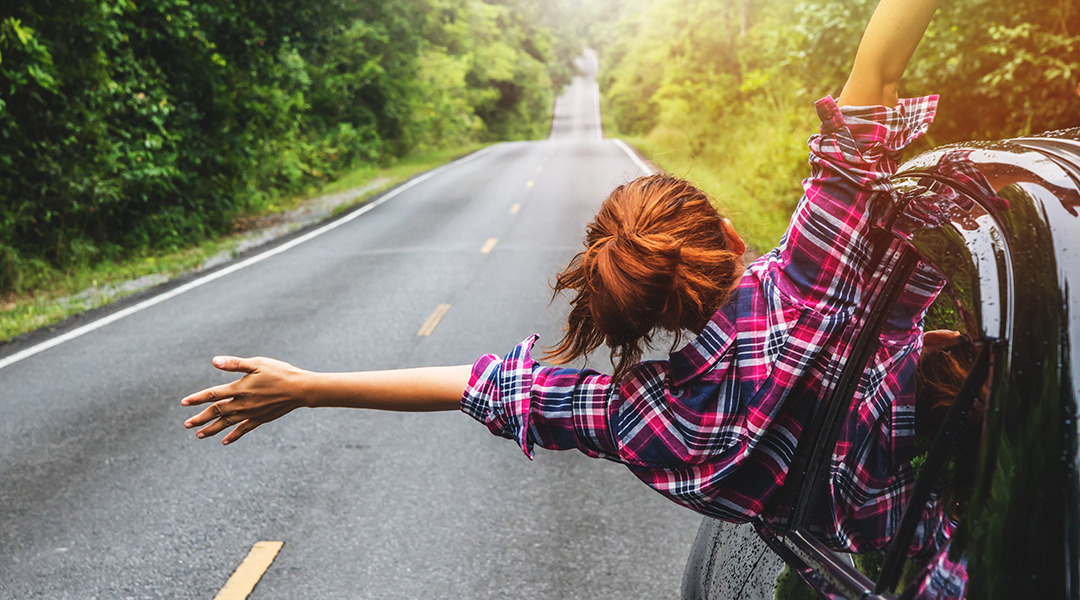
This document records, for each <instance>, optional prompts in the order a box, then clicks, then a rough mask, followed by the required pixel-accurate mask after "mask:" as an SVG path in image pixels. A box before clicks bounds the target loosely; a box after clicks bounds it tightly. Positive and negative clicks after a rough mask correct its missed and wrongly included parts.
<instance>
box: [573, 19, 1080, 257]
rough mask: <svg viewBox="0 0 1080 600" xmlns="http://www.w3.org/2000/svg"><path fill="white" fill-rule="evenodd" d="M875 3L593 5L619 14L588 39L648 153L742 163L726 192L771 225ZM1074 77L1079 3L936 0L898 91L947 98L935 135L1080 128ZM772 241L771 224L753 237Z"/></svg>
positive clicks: (625, 129)
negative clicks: (822, 103) (816, 110)
mask: <svg viewBox="0 0 1080 600" xmlns="http://www.w3.org/2000/svg"><path fill="white" fill-rule="evenodd" d="M876 4H877V1H876V0H848V1H845V2H837V1H836V0H758V1H756V2H751V1H750V0H622V1H616V0H595V2H594V8H593V10H601V11H606V12H607V13H608V14H621V15H622V17H621V19H620V20H619V22H618V24H617V26H614V27H611V26H607V27H596V28H595V29H594V30H593V31H592V32H591V35H590V39H591V40H593V41H594V43H595V44H597V46H598V50H599V52H600V55H601V64H603V65H604V66H605V72H604V76H603V81H602V82H601V86H602V88H603V89H604V94H605V101H606V109H607V111H608V112H609V113H611V115H612V116H613V117H614V123H615V125H616V126H617V128H618V130H619V131H620V133H621V134H624V135H631V136H635V140H637V141H639V142H641V143H642V144H643V145H644V146H645V147H646V149H648V150H651V151H653V153H654V155H657V156H667V155H674V154H680V153H681V154H682V155H683V156H684V158H685V163H684V164H689V161H693V162H694V165H695V167H694V168H697V166H698V165H700V164H703V163H709V164H711V165H718V167H717V168H718V169H720V170H723V166H724V165H728V164H734V163H736V162H737V163H738V167H737V168H732V169H729V170H727V171H725V172H724V173H723V174H722V175H720V176H718V179H722V180H723V181H719V182H718V186H717V187H718V191H719V193H720V194H724V193H725V192H728V193H737V194H739V195H745V196H748V197H749V198H750V200H751V202H750V204H751V205H753V206H756V205H761V206H765V207H767V210H765V211H763V212H762V214H761V215H760V218H763V219H766V220H770V219H772V216H773V213H776V212H779V213H785V212H786V210H790V208H793V206H794V202H795V201H796V200H797V199H798V191H799V188H798V181H799V180H800V179H801V177H802V173H803V170H804V165H805V146H804V145H803V142H804V141H805V140H806V137H807V135H808V134H809V133H810V131H811V129H812V128H815V127H816V126H815V122H816V121H815V118H814V114H813V109H812V107H811V103H812V102H813V100H815V99H816V98H819V97H821V96H824V95H826V94H832V95H834V96H835V95H837V94H838V93H839V91H840V89H841V88H842V86H843V83H844V80H845V78H846V76H847V72H848V69H849V68H850V64H851V61H852V59H853V57H854V54H855V50H856V48H857V47H858V43H859V39H860V36H861V34H862V31H863V28H864V27H865V24H866V22H867V21H868V20H869V16H870V14H871V13H872V11H873V9H874V7H875V6H876ZM596 5H601V6H596ZM1078 84H1080V7H1074V6H1073V0H1017V1H1016V2H1001V1H1000V0H942V2H941V7H940V9H939V11H938V14H937V15H936V16H935V18H934V22H933V23H932V24H931V26H930V30H929V31H928V32H927V35H926V37H925V39H924V41H923V43H922V45H921V46H920V48H919V51H918V52H917V53H916V55H915V58H914V60H913V61H912V64H911V66H910V67H909V69H908V71H907V73H906V76H905V80H904V82H903V84H902V87H901V93H902V94H904V95H919V94H924V93H938V94H940V95H941V98H942V100H941V105H940V110H939V113H938V118H937V120H936V121H935V126H934V127H933V128H932V130H931V132H930V135H929V136H928V140H929V142H930V143H934V144H940V143H945V142H949V141H956V140H962V139H994V138H1001V137H1006V136H1012V135H1019V134H1026V133H1031V132H1038V131H1043V130H1049V129H1056V128H1062V127H1067V126H1076V125H1080V95H1078V94H1080V89H1078ZM695 176H696V175H695ZM785 182H786V184H785ZM785 202H787V203H788V204H787V205H786V206H785V205H784V203H785ZM774 208H775V209H776V210H773V209H774ZM748 210H749V211H751V212H752V211H753V210H754V209H753V208H751V209H748ZM750 216H752V217H754V218H755V219H758V217H759V215H757V214H752V215H750ZM778 223H779V226H780V227H781V229H782V226H783V221H782V220H781V221H779V222H778ZM777 238H778V232H777V230H776V227H772V226H770V227H769V228H767V231H765V232H763V233H762V234H761V235H760V236H757V240H755V241H758V244H755V245H757V246H759V247H761V248H768V247H771V244H772V243H775V241H776V239H777ZM766 244H769V245H766Z"/></svg>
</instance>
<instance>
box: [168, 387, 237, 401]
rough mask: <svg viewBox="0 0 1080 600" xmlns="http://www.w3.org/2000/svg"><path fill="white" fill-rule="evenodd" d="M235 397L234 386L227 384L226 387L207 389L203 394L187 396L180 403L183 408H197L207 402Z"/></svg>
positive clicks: (196, 393) (197, 393)
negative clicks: (196, 406) (197, 405)
mask: <svg viewBox="0 0 1080 600" xmlns="http://www.w3.org/2000/svg"><path fill="white" fill-rule="evenodd" d="M232 396H233V392H232V384H231V383H227V384H224V385H216V386H214V387H212V388H206V389H205V390H203V391H201V392H195V393H194V394H192V395H190V396H187V397H186V398H184V399H183V400H181V401H180V404H182V405H183V406H195V405H196V404H206V403H207V402H217V401H218V400H227V399H229V398H231V397H232Z"/></svg>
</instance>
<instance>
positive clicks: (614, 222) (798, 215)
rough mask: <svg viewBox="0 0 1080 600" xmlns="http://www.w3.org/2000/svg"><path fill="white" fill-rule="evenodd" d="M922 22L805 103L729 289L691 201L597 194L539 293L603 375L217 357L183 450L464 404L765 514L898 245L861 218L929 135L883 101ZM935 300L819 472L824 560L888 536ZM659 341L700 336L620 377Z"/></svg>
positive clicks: (190, 401)
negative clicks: (333, 411)
mask: <svg viewBox="0 0 1080 600" xmlns="http://www.w3.org/2000/svg"><path fill="white" fill-rule="evenodd" d="M935 7H936V0H882V2H881V4H880V5H879V6H878V8H877V10H876V11H875V13H874V16H873V17H872V19H871V21H870V24H869V25H868V27H867V31H866V33H865V35H864V38H863V40H862V42H861V44H860V46H859V51H858V54H857V56H856V59H855V64H854V67H853V69H852V72H851V76H850V78H849V80H848V81H847V83H846V84H845V86H844V89H843V92H842V93H841V94H840V96H839V98H838V99H837V100H836V101H834V100H833V99H832V98H825V99H823V100H821V101H819V102H818V103H817V108H818V113H819V115H820V116H821V118H822V131H821V133H820V134H819V135H815V136H813V137H812V138H811V140H810V149H811V155H810V161H811V166H812V175H811V177H810V178H809V179H807V180H806V181H804V184H803V185H804V188H805V191H806V195H805V196H804V197H803V199H802V201H801V202H800V204H799V206H798V208H797V209H796V212H795V215H794V216H793V218H792V221H791V225H790V227H789V229H788V231H787V233H786V234H785V236H784V238H783V239H782V240H781V242H780V245H779V246H778V247H777V248H776V249H774V250H773V251H772V252H770V253H768V254H766V255H765V256H763V257H761V259H759V260H757V261H755V262H754V263H753V264H752V265H751V266H750V267H749V268H748V269H746V271H745V272H742V269H741V263H740V261H739V260H738V259H739V256H740V255H741V254H742V253H743V250H744V245H743V242H742V241H741V239H740V238H739V236H738V234H737V233H736V232H735V230H734V228H733V226H732V225H731V223H730V222H729V221H727V220H726V219H722V218H721V217H720V216H719V215H717V214H716V212H715V210H714V209H713V208H712V207H711V205H710V204H709V202H708V199H707V198H706V196H705V194H704V193H702V192H701V191H700V190H697V189H696V188H694V187H693V186H691V185H689V184H688V183H686V182H684V181H680V180H678V179H675V178H671V177H668V176H663V175H661V176H653V177H645V178H641V179H638V180H635V181H633V182H631V183H629V184H627V185H624V186H620V187H619V188H617V189H616V190H615V191H613V192H612V194H611V196H609V197H608V199H607V200H606V201H605V202H604V204H603V206H602V207H601V209H600V212H599V213H598V215H597V217H596V219H595V220H594V222H593V223H592V224H590V226H589V228H588V230H587V234H586V249H585V250H584V251H583V252H581V253H580V254H578V255H577V256H576V257H575V258H574V260H573V262H572V263H571V264H570V266H569V267H568V268H567V269H566V270H565V271H564V272H563V273H562V274H561V275H560V276H559V278H558V281H557V284H556V289H557V290H566V291H571V292H572V293H573V294H574V297H573V299H572V311H571V314H570V317H569V326H568V328H567V332H566V336H565V337H564V338H563V340H562V341H561V342H560V343H559V345H558V346H557V347H556V348H555V349H554V351H553V353H552V356H553V357H554V358H556V359H557V360H560V361H565V360H570V359H573V358H577V357H580V356H583V355H584V354H586V353H588V352H589V351H591V350H593V349H595V348H597V347H598V346H599V345H600V344H601V343H606V344H607V345H608V346H609V347H610V350H611V353H612V358H613V360H614V362H615V363H616V369H615V373H614V376H613V377H612V376H608V375H603V374H600V373H597V372H595V371H589V370H584V371H582V370H575V369H563V368H545V367H540V366H539V365H538V364H537V363H535V362H534V361H533V360H532V358H531V356H530V350H531V346H532V343H533V342H534V341H535V336H534V337H532V338H529V339H527V340H525V341H524V342H522V343H521V344H520V345H519V346H518V347H516V348H515V349H514V350H513V351H511V352H510V353H509V354H508V355H507V356H506V357H504V358H499V357H497V356H494V355H488V356H484V357H481V358H480V359H479V360H478V361H477V362H476V363H475V364H474V365H462V366H456V367H432V368H421V369H406V370H398V371H381V372H358V373H313V372H308V371H304V370H301V369H297V368H295V367H293V366H291V365H288V364H286V363H282V362H280V361H275V360H271V359H266V358H252V359H240V358H235V357H217V358H215V359H214V365H215V366H216V367H217V368H219V369H222V370H226V371H233V372H242V373H246V375H245V376H244V377H243V378H241V379H240V380H238V381H235V382H233V383H230V384H227V385H220V386H215V387H212V388H209V389H206V390H203V391H201V392H198V393H196V394H192V395H191V396H188V397H187V398H184V399H183V400H182V403H183V404H184V405H199V404H207V403H209V406H208V407H207V408H206V409H205V410H203V411H202V412H201V413H199V414H198V415H196V416H194V417H192V418H190V419H189V420H188V421H187V422H186V423H185V426H186V427H189V428H191V427H200V426H201V429H200V430H199V432H198V437H200V438H203V437H208V436H213V435H216V434H218V433H220V432H222V431H224V430H226V429H228V428H230V427H233V426H235V427H234V428H233V429H232V431H230V432H229V433H228V434H227V435H226V436H225V437H224V439H223V440H222V441H223V443H225V444H229V443H232V442H234V441H236V440H238V439H240V438H241V437H242V436H243V435H245V434H247V433H248V432H250V431H251V430H253V429H255V428H256V427H258V426H259V425H261V424H263V423H266V422H269V421H272V420H274V419H277V418H278V417H281V416H283V415H285V414H286V413H288V412H290V411H292V410H294V409H296V408H299V407H302V406H309V407H317V406H341V407H356V408H377V409H390V410H410V411H425V410H451V409H457V408H461V409H462V410H463V411H465V412H466V413H468V414H470V415H471V416H473V417H474V418H476V419H477V420H479V421H480V422H482V423H484V424H486V425H487V426H488V428H489V429H490V430H491V431H492V432H493V433H495V434H497V435H502V436H505V437H508V438H511V439H514V440H516V441H517V443H518V444H519V445H520V446H521V448H522V449H523V450H524V451H525V453H526V454H527V455H529V456H530V457H531V453H532V446H533V444H535V443H538V444H540V445H541V446H544V447H548V448H556V449H565V448H578V449H579V450H581V451H582V452H584V453H585V454H588V455H590V456H594V457H604V458H609V459H613V460H618V461H620V462H623V463H625V464H626V465H627V466H628V467H629V468H630V469H631V471H633V472H634V473H635V475H637V476H638V477H639V478H641V479H642V480H643V481H645V482H646V483H647V484H648V485H650V486H652V487H653V488H654V489H657V490H658V491H660V492H661V493H663V494H665V495H667V496H669V497H670V498H672V499H673V500H675V501H677V502H680V503H681V504H684V505H686V506H689V507H690V508H693V509H695V510H697V511H699V512H702V513H705V514H708V515H712V516H716V517H719V518H723V519H727V520H731V521H745V520H747V519H749V518H751V517H753V516H756V515H763V516H765V517H768V516H769V514H770V511H769V509H770V507H769V500H770V499H771V498H772V497H773V495H774V494H775V492H776V491H777V490H779V489H780V488H781V487H782V485H783V483H784V481H785V476H786V473H787V469H788V467H789V465H790V461H791V457H792V453H793V451H794V448H795V444H796V443H797V441H798V439H799V435H800V433H801V430H802V426H803V423H804V422H806V420H807V419H808V416H809V414H810V411H811V410H812V409H813V407H814V406H815V403H816V402H817V401H818V399H820V398H822V397H824V396H825V395H826V394H827V393H828V392H829V390H830V389H831V386H833V385H834V384H835V383H836V377H837V374H838V372H839V370H840V369H839V365H841V364H842V362H843V360H844V359H845V358H846V357H847V356H848V355H849V354H850V350H851V348H850V344H849V342H850V339H851V335H850V334H851V332H852V330H853V329H852V328H853V327H854V326H855V323H854V320H853V318H852V315H853V313H854V312H856V311H857V310H858V308H859V307H860V306H861V305H863V304H865V303H867V302H868V301H869V300H870V299H869V298H868V297H867V296H868V294H869V291H868V285H867V282H869V281H872V279H873V277H874V276H875V273H876V272H878V271H880V270H881V269H883V268H886V266H887V265H884V264H879V263H881V262H882V261H881V259H880V257H882V256H889V255H890V254H888V253H886V251H887V250H888V246H889V245H890V244H893V243H895V242H891V241H879V240H876V239H872V236H871V233H870V226H869V220H868V217H867V214H866V212H867V210H866V209H867V203H868V202H869V201H870V200H871V199H872V198H873V197H875V196H878V195H881V194H889V193H890V191H891V185H890V183H889V180H888V177H889V176H890V175H891V174H892V173H893V172H894V171H895V168H896V161H897V158H898V154H899V151H900V150H901V149H902V148H903V147H904V146H906V145H907V144H908V143H909V142H911V141H912V140H913V139H915V138H917V137H918V136H919V135H921V134H922V133H923V132H924V131H925V130H926V128H927V127H928V126H929V123H930V121H931V120H932V118H933V115H934V110H935V106H936V97H929V98H922V99H918V100H904V101H900V100H899V99H898V97H897V92H896V86H897V83H898V81H899V79H900V76H901V74H902V73H903V71H904V68H905V67H906V65H907V63H908V61H909V60H910V58H911V55H912V54H913V52H914V50H915V48H916V46H917V45H918V42H919V40H920V39H921V37H922V34H923V32H924V31H925V29H926V26H927V24H928V22H929V19H930V17H931V15H932V14H933V12H934V9H935ZM842 107H846V108H842ZM886 107H894V108H886ZM939 288H940V282H939V280H938V279H937V277H936V276H935V275H934V273H933V272H932V271H930V270H929V269H928V268H926V267H922V268H920V269H918V270H917V271H916V273H915V275H914V276H913V277H912V281H911V283H910V285H909V286H908V288H907V289H906V290H905V292H904V294H903V295H902V297H901V299H900V301H899V302H898V304H897V306H898V308H897V310H896V311H894V313H893V314H892V316H891V318H890V320H889V324H888V325H887V327H886V330H885V331H884V332H883V334H882V340H881V346H880V349H879V350H878V352H877V354H876V355H875V356H874V357H873V359H872V362H871V364H870V366H869V368H868V369H867V372H866V374H865V375H864V378H863V382H862V384H861V385H860V386H859V393H858V394H857V396H856V399H855V400H856V402H857V405H856V406H857V410H856V411H854V415H855V416H854V417H853V419H852V421H851V423H850V424H849V427H846V428H845V432H844V434H843V435H842V436H841V440H840V443H839V444H838V446H837V451H836V453H835V455H834V464H835V465H836V466H835V468H834V472H833V473H832V482H833V489H832V496H833V501H834V507H833V514H832V515H828V516H826V518H825V519H824V521H823V522H822V523H821V528H822V530H823V531H824V532H825V533H824V537H825V539H826V540H827V541H829V542H830V543H831V544H832V545H833V546H835V547H837V548H839V549H844V550H850V551H855V552H861V551H865V550H868V549H872V548H880V547H882V546H883V545H884V544H885V543H886V542H887V540H888V537H889V535H890V534H891V531H890V527H891V526H892V525H890V524H894V523H895V522H897V521H898V520H899V515H898V514H897V512H898V511H899V510H900V506H901V504H900V500H901V496H902V495H903V494H904V493H905V492H906V490H907V489H908V488H909V486H910V483H911V474H910V471H911V469H910V465H909V464H908V462H907V461H908V460H909V459H910V454H911V452H910V448H911V446H912V444H911V438H912V436H913V434H914V402H913V398H912V391H913V386H914V382H913V376H914V370H915V364H916V362H917V359H918V356H919V349H920V347H921V344H922V331H921V324H922V316H923V313H924V312H925V309H926V307H927V306H929V304H930V303H931V302H932V301H933V298H934V297H935V296H936V294H937V291H938V290H939ZM661 331H667V332H671V333H673V334H674V335H675V337H676V339H678V337H679V336H680V335H681V334H682V332H684V331H692V332H694V333H696V334H697V335H696V337H695V339H694V340H693V341H692V342H690V343H689V344H687V345H686V347H684V348H683V349H681V350H680V351H678V352H676V353H673V354H672V355H671V357H670V359H669V360H666V361H648V362H638V360H639V358H640V356H641V353H642V348H643V346H644V345H645V344H647V343H648V342H649V341H650V340H651V336H652V335H654V334H655V333H657V332H661ZM926 530H927V531H937V530H939V529H938V528H936V527H931V528H929V529H926ZM929 541H930V540H927V539H922V540H919V541H917V543H919V544H926V543H927V542H929Z"/></svg>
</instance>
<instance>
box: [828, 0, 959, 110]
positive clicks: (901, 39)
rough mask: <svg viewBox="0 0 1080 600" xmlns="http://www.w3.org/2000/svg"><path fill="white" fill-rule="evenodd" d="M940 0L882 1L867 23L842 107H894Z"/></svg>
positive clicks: (839, 102)
mask: <svg viewBox="0 0 1080 600" xmlns="http://www.w3.org/2000/svg"><path fill="white" fill-rule="evenodd" d="M937 5H938V0H881V3H880V4H878V7H877V9H876V10H875V11H874V16H872V17H870V23H869V24H868V25H867V26H866V31H865V32H864V33H863V38H862V41H861V42H860V43H859V51H858V53H857V54H856V55H855V64H854V65H853V66H852V67H851V75H850V76H849V77H848V80H847V83H846V84H844V90H843V91H842V92H841V93H840V97H839V98H837V104H839V105H840V106H848V105H851V106H877V105H881V106H895V105H896V103H897V102H898V101H899V97H898V95H897V91H896V90H897V85H898V84H899V83H900V78H901V76H903V74H904V69H905V68H907V65H908V61H910V60H911V56H912V55H913V54H914V53H915V48H916V47H918V45H919V41H920V40H922V36H923V33H925V32H926V26H927V25H928V24H929V23H930V17H931V16H933V14H934V10H936V9H937Z"/></svg>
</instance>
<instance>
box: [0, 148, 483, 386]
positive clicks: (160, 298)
mask: <svg viewBox="0 0 1080 600" xmlns="http://www.w3.org/2000/svg"><path fill="white" fill-rule="evenodd" d="M494 148H495V146H488V147H487V148H484V149H482V150H479V151H477V152H474V153H472V154H470V155H468V156H464V157H462V158H459V159H457V160H455V161H453V162H450V163H447V164H445V165H442V166H441V167H437V168H435V169H432V170H430V171H428V172H427V173H423V174H422V175H419V176H417V177H414V178H412V179H410V180H408V181H406V182H405V183H403V184H401V185H399V186H398V187H396V188H394V189H392V190H390V191H389V192H387V193H386V194H384V195H382V196H381V197H379V198H378V199H376V200H374V201H372V202H369V203H368V204H365V205H364V206H362V207H361V208H359V209H357V210H355V211H353V212H351V213H349V214H347V215H345V216H344V217H341V218H340V219H337V220H336V221H331V222H330V223H327V224H326V225H323V226H322V227H320V228H318V229H316V230H314V231H309V232H308V233H305V234H304V235H302V236H300V237H298V238H296V239H293V240H289V241H288V242H285V243H284V244H282V245H280V246H277V247H274V248H271V249H269V250H267V251H265V252H263V253H261V254H256V255H255V256H252V257H251V258H247V259H244V260H242V261H240V262H238V263H235V264H233V265H229V266H228V267H225V268H224V269H221V270H220V271H214V272H213V273H210V274H209V275H205V276H203V277H200V278H198V279H195V280H192V281H189V282H187V283H185V284H184V285H182V286H180V287H177V288H173V289H171V290H169V291H167V292H164V293H162V294H159V295H157V296H154V297H153V298H147V299H146V300H143V301H142V302H139V303H138V304H133V305H131V306H129V307H127V308H125V309H123V310H119V311H117V312H114V313H112V314H111V315H107V316H104V317H102V318H100V319H98V320H97V321H94V322H92V323H87V324H86V325H83V326H82V327H77V328H75V329H72V330H71V331H69V332H67V333H64V334H62V335H58V336H56V337H54V338H52V339H50V340H46V341H44V342H41V343H40V344H37V345H34V346H31V347H29V348H26V349H24V350H20V351H18V352H16V353H15V354H12V355H11V356H7V357H5V358H2V359H0V369H3V368H5V367H9V366H11V365H13V364H15V363H17V362H19V361H22V360H26V359H27V358H30V357H31V356H34V355H35V354H40V353H42V352H44V351H46V350H48V349H50V348H54V347H56V346H59V345H60V344H63V343H64V342H70V341H71V340H73V339H75V338H79V337H82V336H84V335H86V334H88V333H90V332H92V331H96V330H98V329H101V328H102V327H105V326H106V325H109V324H110V323H115V322H116V321H119V320H120V319H123V318H124V317H128V316H131V315H133V314H135V313H137V312H141V311H143V310H146V309H148V308H150V307H151V306H154V305H156V304H160V303H162V302H164V301H166V300H169V299H171V298H175V297H177V296H179V295H180V294H183V293H184V292H189V291H191V290H193V289H195V288H197V287H201V286H204V285H206V284H208V283H210V282H211V281H214V280H217V279H221V278H222V277H225V276H226V275H231V274H233V273H235V272H237V271H239V270H241V269H245V268H247V267H250V266H251V265H254V264H257V263H261V262H262V261H264V260H266V259H268V258H270V257H273V256H277V255H278V254H281V253H282V252H285V251H286V250H290V249H292V248H295V247H296V246H299V245H300V244H303V243H304V242H306V241H308V240H310V239H313V238H316V237H318V236H320V235H322V234H324V233H326V232H328V231H331V230H333V229H337V228H338V227H340V226H342V225H344V224H346V223H348V222H350V221H352V220H353V219H356V218H358V217H359V216H360V215H362V214H364V213H366V212H368V211H369V210H372V209H374V208H375V207H376V206H379V205H380V204H382V203H384V202H386V201H388V200H390V199H391V198H394V197H396V196H398V195H399V194H401V193H402V192H404V191H405V190H407V189H409V188H411V187H413V186H415V185H419V184H420V183H423V182H424V181H427V180H428V179H431V178H432V177H434V176H435V175H437V174H438V173H440V172H442V171H444V170H447V169H450V168H451V167H456V166H459V165H462V164H465V163H467V162H469V161H471V160H474V159H476V158H479V157H480V156H483V155H484V154H487V153H488V152H490V151H491V150H492V149H494Z"/></svg>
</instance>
